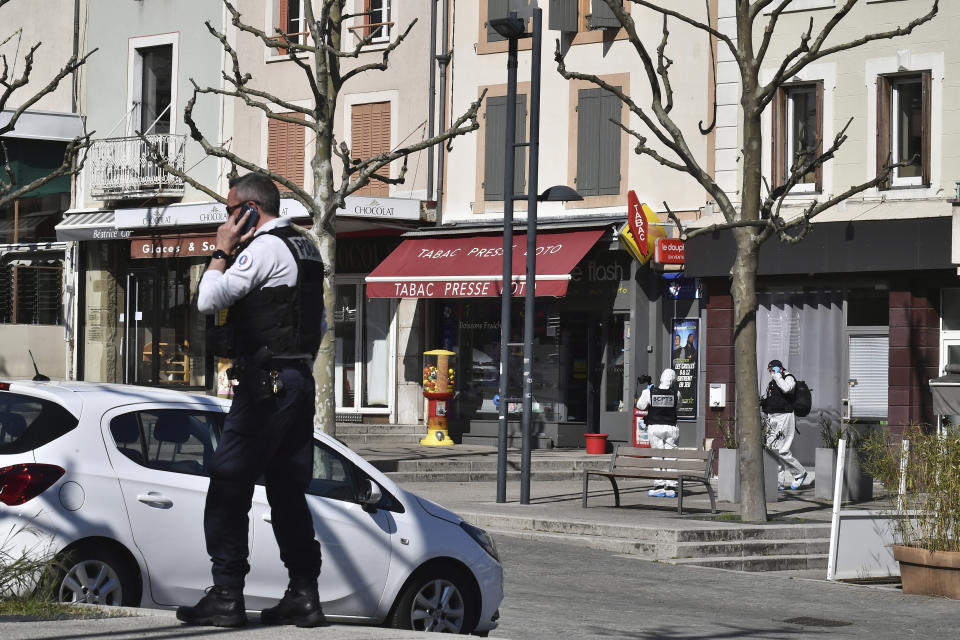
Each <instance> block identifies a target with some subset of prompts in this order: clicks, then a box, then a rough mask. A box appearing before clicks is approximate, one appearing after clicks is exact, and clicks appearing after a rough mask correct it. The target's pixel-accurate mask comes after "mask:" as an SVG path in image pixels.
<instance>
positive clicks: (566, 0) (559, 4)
mask: <svg viewBox="0 0 960 640" xmlns="http://www.w3.org/2000/svg"><path fill="white" fill-rule="evenodd" d="M579 4H580V0H550V19H549V20H548V24H549V27H550V29H551V30H553V31H573V32H576V31H577V19H578V17H579V16H578V15H577V8H578V6H579Z"/></svg>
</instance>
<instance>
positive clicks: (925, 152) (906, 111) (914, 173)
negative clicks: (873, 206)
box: [877, 71, 931, 188]
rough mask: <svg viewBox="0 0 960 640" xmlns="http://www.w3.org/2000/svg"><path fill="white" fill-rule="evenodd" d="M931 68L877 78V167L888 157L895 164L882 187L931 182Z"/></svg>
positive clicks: (927, 184) (910, 185) (920, 184)
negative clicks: (899, 164) (896, 165)
mask: <svg viewBox="0 0 960 640" xmlns="http://www.w3.org/2000/svg"><path fill="white" fill-rule="evenodd" d="M930 77H931V76H930V72H929V71H924V72H921V73H908V74H899V75H894V76H880V77H879V78H878V79H877V92H878V96H877V127H878V134H877V170H878V171H879V169H880V167H882V166H883V164H884V163H885V162H886V161H887V158H889V159H890V160H891V161H892V162H893V163H901V162H904V163H906V164H905V165H904V166H901V167H897V168H895V169H894V170H893V172H892V173H891V175H890V179H889V180H888V182H887V183H886V184H885V185H881V186H883V187H887V188H890V187H914V186H929V184H930V133H931V132H930Z"/></svg>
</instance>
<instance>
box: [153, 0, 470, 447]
mask: <svg viewBox="0 0 960 640" xmlns="http://www.w3.org/2000/svg"><path fill="white" fill-rule="evenodd" d="M345 4H346V0H322V1H317V0H314V2H304V3H303V9H304V17H305V22H306V29H307V33H308V41H307V42H306V43H301V42H299V41H298V40H296V39H291V38H290V37H288V35H287V34H286V33H284V32H283V31H282V30H281V29H277V30H276V31H275V33H268V32H266V31H263V30H261V29H257V28H256V27H253V26H251V25H249V24H246V23H244V21H243V19H242V16H241V14H240V12H239V11H238V10H237V9H236V7H234V5H233V4H231V2H229V0H224V5H225V6H226V8H227V11H228V12H229V14H230V16H231V18H230V20H231V23H232V25H233V26H234V27H235V28H236V29H237V30H238V31H239V32H240V34H241V36H242V35H243V34H248V37H249V36H252V37H253V38H255V39H256V40H257V41H259V43H261V44H262V45H263V46H264V47H267V48H271V49H272V48H279V49H280V50H285V51H286V55H287V57H288V58H289V59H290V60H292V61H293V62H294V63H295V64H296V65H297V67H299V69H300V70H301V71H302V72H303V80H304V83H305V84H306V86H308V87H309V89H310V96H311V98H312V99H311V104H310V106H301V105H300V103H294V102H292V101H290V100H289V99H284V98H283V97H281V96H277V95H273V94H271V93H268V92H266V91H264V90H262V89H259V88H257V86H256V84H255V82H254V78H253V76H252V75H250V74H249V73H244V72H243V70H242V69H241V67H240V62H239V59H238V55H237V51H236V49H235V48H234V46H232V45H231V44H230V42H229V41H228V38H227V35H226V34H225V33H220V32H219V31H217V29H216V28H214V27H213V26H212V25H211V24H210V22H207V23H206V27H207V29H208V30H209V31H210V33H211V34H212V35H213V36H214V37H215V38H217V39H218V40H219V41H220V44H221V46H222V47H223V50H224V52H225V53H226V54H227V59H228V60H229V63H228V64H229V65H230V68H229V69H226V70H224V72H223V80H224V85H223V86H222V87H200V86H198V85H197V84H196V83H193V95H192V96H191V98H190V100H189V101H188V102H187V104H186V107H185V108H184V112H183V119H184V122H185V123H186V124H187V127H188V128H189V129H190V135H191V137H192V138H193V139H194V140H196V141H197V142H199V143H200V145H201V147H202V148H203V150H204V152H205V153H206V154H207V155H210V156H215V157H219V158H224V159H226V160H228V161H229V162H230V163H231V165H232V166H233V171H236V167H241V168H244V169H247V170H249V171H257V172H260V173H263V174H264V175H266V176H269V177H270V178H271V179H273V180H274V181H275V182H276V183H277V184H279V185H280V186H281V188H282V189H285V190H287V191H289V192H290V193H291V194H292V196H293V197H294V198H296V199H297V200H298V201H299V202H301V203H302V204H303V206H304V207H306V209H307V211H309V212H310V216H311V218H312V219H313V226H312V228H311V229H310V231H309V234H310V236H311V238H312V239H313V240H314V241H315V242H316V243H317V246H318V248H319V250H320V254H321V256H322V257H323V261H324V263H325V265H326V276H325V279H324V309H325V311H324V313H325V315H326V325H327V326H328V327H333V326H334V318H333V307H334V286H333V280H334V274H335V270H334V266H335V261H334V259H335V256H336V233H335V230H334V217H335V215H336V212H337V209H339V208H343V207H344V198H346V197H347V196H348V195H350V194H351V193H354V192H355V191H357V190H358V189H360V188H361V187H363V186H364V185H366V184H367V183H368V182H369V181H370V180H378V181H380V182H384V183H387V184H400V183H403V181H404V179H405V176H406V171H407V164H406V160H407V157H408V156H410V155H411V154H413V153H416V152H417V151H420V150H423V149H427V148H428V147H432V146H435V145H440V144H443V143H445V142H447V141H450V140H452V139H453V138H455V137H457V136H460V135H464V134H467V133H470V132H471V131H475V130H477V129H478V128H479V126H480V125H479V122H478V120H477V112H478V111H479V108H480V104H481V102H482V100H483V96H482V95H481V96H480V99H478V100H477V101H476V102H474V103H473V104H472V105H471V106H470V108H469V109H468V110H467V111H466V113H464V114H462V115H461V116H460V117H459V118H457V119H456V120H455V121H454V122H453V123H452V125H451V126H449V127H448V128H447V129H446V130H444V131H443V132H441V133H440V134H438V135H436V136H433V137H431V138H427V139H423V140H420V141H418V142H416V143H413V144H409V145H406V146H400V147H398V148H396V149H393V150H391V151H389V152H385V153H381V154H379V155H376V156H372V157H369V158H356V157H354V155H353V153H352V152H351V149H350V147H349V146H348V145H347V143H346V142H345V141H343V140H339V141H338V140H337V137H336V135H335V134H334V124H335V118H336V115H337V113H336V110H337V98H338V97H339V95H340V93H341V92H342V91H343V88H344V85H346V83H347V82H349V81H350V80H351V79H353V78H356V77H357V76H359V75H361V74H363V73H369V72H377V71H381V72H382V71H387V69H388V63H389V58H390V54H391V53H392V52H393V51H394V50H396V48H397V47H399V46H400V45H401V44H402V43H403V42H404V40H406V39H407V36H408V35H409V34H410V31H411V29H413V26H414V24H416V20H413V21H412V22H411V23H410V24H409V25H407V27H406V28H405V29H404V30H403V31H401V32H399V34H398V35H397V36H396V37H395V38H392V39H391V41H390V42H389V43H388V44H387V45H385V46H384V47H383V48H382V49H380V50H378V53H379V59H378V60H377V61H376V62H369V63H365V64H359V63H358V64H356V65H355V66H352V67H351V68H349V69H346V68H344V67H345V65H344V61H350V60H357V59H359V57H360V54H361V52H362V51H363V49H364V47H365V46H366V45H368V44H370V43H371V42H372V40H373V38H374V37H375V36H376V35H377V34H376V33H368V34H366V35H365V36H363V37H362V38H360V39H359V40H358V41H357V43H356V44H355V45H347V44H346V43H345V42H344V41H343V32H344V30H345V29H346V27H347V25H349V24H350V22H351V21H352V20H354V19H355V18H357V17H363V16H364V15H367V14H366V13H358V14H357V13H355V14H348V13H344V5H345ZM314 5H317V7H316V9H315V8H314ZM191 82H192V81H191ZM202 95H217V96H225V97H227V98H235V99H237V100H241V101H243V103H244V104H246V105H247V106H249V107H251V108H254V109H257V110H259V111H262V112H263V114H264V115H265V116H266V117H267V118H268V119H269V120H275V121H278V122H287V123H291V124H294V125H297V126H302V127H304V128H305V129H306V130H307V132H308V133H310V134H312V140H313V142H312V148H310V150H309V151H308V153H310V154H312V158H311V161H310V167H311V169H312V173H313V191H312V193H308V192H307V191H306V190H304V189H303V188H302V187H300V186H299V185H298V184H296V183H295V182H293V181H291V180H289V179H287V178H286V177H284V176H282V175H280V174H279V173H276V172H274V171H270V170H269V169H268V168H266V167H262V166H259V165H257V164H256V163H255V162H252V161H250V160H247V159H244V158H241V157H240V156H238V155H237V154H236V153H234V152H232V151H231V150H229V149H228V148H226V147H225V146H224V145H220V144H214V143H211V142H210V140H209V139H208V138H207V136H206V135H205V134H204V133H203V132H201V131H200V129H199V128H198V126H197V124H196V122H195V121H194V119H193V111H194V108H195V107H196V104H197V98H198V97H199V96H202ZM310 137H311V136H308V140H309V139H310ZM141 138H142V139H144V142H147V141H146V139H145V138H143V136H142V135H141ZM147 144H148V145H149V143H147ZM150 156H151V160H153V161H154V162H155V163H156V164H158V165H159V166H160V167H161V168H163V169H164V170H166V171H168V172H170V173H172V174H174V175H178V176H180V177H182V178H183V179H184V180H186V181H187V182H189V183H190V184H192V185H193V186H195V187H196V188H198V189H200V190H202V191H203V192H205V193H206V194H208V195H209V196H211V197H212V198H215V199H216V200H219V201H221V202H224V201H225V200H224V198H223V196H220V195H218V194H217V193H216V192H215V191H214V190H213V189H210V188H208V187H206V186H204V185H201V184H199V183H197V182H196V181H195V180H193V179H192V178H191V177H190V176H188V175H186V174H185V173H184V172H182V171H178V170H177V169H176V168H175V167H173V166H172V165H171V164H170V163H169V162H168V161H167V159H166V158H165V157H164V156H163V154H162V153H161V152H160V150H159V149H158V148H156V147H152V149H151V152H150ZM401 159H402V160H403V163H402V166H401V167H400V169H399V175H397V177H395V178H389V177H386V176H383V175H380V174H378V173H377V170H378V169H380V168H382V167H384V166H386V165H388V164H390V163H391V162H393V161H395V160H401ZM338 164H339V167H340V172H339V175H336V169H337V165H338ZM317 322H320V319H319V318H318V319H317ZM334 356H335V353H334V342H333V335H332V332H331V331H327V333H326V334H325V336H324V338H323V342H322V343H321V345H320V350H319V353H318V356H317V361H316V364H315V365H314V370H313V373H314V378H315V380H316V384H317V412H316V418H315V423H316V424H317V426H319V427H320V428H322V429H323V430H324V431H326V432H327V433H334V432H335V430H336V425H335V421H334V386H333V381H334V364H335V357H334Z"/></svg>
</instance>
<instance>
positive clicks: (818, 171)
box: [814, 81, 823, 193]
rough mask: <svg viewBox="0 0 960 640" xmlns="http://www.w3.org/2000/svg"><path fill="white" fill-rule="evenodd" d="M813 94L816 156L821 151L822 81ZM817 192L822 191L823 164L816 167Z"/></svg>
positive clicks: (818, 83)
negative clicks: (814, 100) (815, 116)
mask: <svg viewBox="0 0 960 640" xmlns="http://www.w3.org/2000/svg"><path fill="white" fill-rule="evenodd" d="M814 86H815V87H816V91H815V95H816V101H817V102H816V105H817V151H816V153H817V156H818V157H819V156H820V154H822V153H823V81H820V82H817V83H816V85H814ZM814 188H815V189H816V190H817V193H823V165H822V164H821V165H818V166H817V168H816V187H814Z"/></svg>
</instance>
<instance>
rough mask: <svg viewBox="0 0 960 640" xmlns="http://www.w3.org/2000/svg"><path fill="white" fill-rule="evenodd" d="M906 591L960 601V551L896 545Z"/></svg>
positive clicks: (894, 549) (904, 590)
mask: <svg viewBox="0 0 960 640" xmlns="http://www.w3.org/2000/svg"><path fill="white" fill-rule="evenodd" d="M893 557H894V559H896V561H897V562H899V563H900V579H901V581H902V582H903V592H904V593H912V594H917V595H924V596H943V597H945V598H953V599H954V600H960V552H958V551H927V550H926V549H921V548H919V547H904V546H901V545H898V544H896V545H893Z"/></svg>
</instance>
